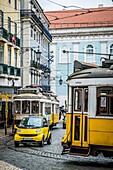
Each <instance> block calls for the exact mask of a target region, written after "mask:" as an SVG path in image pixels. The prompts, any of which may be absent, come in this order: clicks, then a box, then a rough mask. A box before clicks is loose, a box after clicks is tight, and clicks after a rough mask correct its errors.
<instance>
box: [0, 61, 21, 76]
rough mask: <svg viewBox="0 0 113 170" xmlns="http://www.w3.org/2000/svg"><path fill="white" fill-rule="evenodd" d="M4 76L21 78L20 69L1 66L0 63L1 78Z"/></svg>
mask: <svg viewBox="0 0 113 170" xmlns="http://www.w3.org/2000/svg"><path fill="white" fill-rule="evenodd" d="M3 74H5V75H4V76H6V75H9V76H20V74H21V73H20V68H17V67H13V66H8V65H6V64H1V63H0V76H1V75H2V76H3Z"/></svg>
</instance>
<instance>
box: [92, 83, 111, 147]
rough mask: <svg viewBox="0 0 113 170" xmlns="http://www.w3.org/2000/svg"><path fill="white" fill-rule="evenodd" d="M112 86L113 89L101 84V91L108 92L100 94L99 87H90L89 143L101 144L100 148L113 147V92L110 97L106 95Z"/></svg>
mask: <svg viewBox="0 0 113 170" xmlns="http://www.w3.org/2000/svg"><path fill="white" fill-rule="evenodd" d="M110 88H111V89H113V87H105V86H103V87H101V86H100V89H101V91H102V90H103V91H104V92H105V91H106V93H101V94H99V93H98V90H97V89H99V87H90V89H91V91H90V92H91V93H90V100H89V145H92V146H100V149H101V147H105V148H106V147H111V148H113V111H112V106H113V100H112V98H113V94H110V95H108V97H107V96H106V95H105V94H107V91H110ZM112 93H113V90H112ZM98 96H99V97H98ZM98 98H99V99H98ZM102 100H105V101H102ZM102 102H104V103H102ZM110 110H111V111H110Z"/></svg>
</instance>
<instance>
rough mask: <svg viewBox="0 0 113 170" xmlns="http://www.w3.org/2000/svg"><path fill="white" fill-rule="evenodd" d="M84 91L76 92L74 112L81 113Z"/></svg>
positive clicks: (77, 90)
mask: <svg viewBox="0 0 113 170" xmlns="http://www.w3.org/2000/svg"><path fill="white" fill-rule="evenodd" d="M81 100H82V90H81V89H75V92H74V110H75V111H81V103H82V101H81Z"/></svg>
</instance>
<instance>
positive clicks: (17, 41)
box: [0, 28, 20, 47]
mask: <svg viewBox="0 0 113 170" xmlns="http://www.w3.org/2000/svg"><path fill="white" fill-rule="evenodd" d="M13 37H14V35H13V34H12V33H8V32H7V30H6V29H4V28H0V38H3V39H5V40H7V41H8V42H10V43H12V44H15V45H16V46H18V47H20V39H19V38H18V37H16V36H15V42H13Z"/></svg>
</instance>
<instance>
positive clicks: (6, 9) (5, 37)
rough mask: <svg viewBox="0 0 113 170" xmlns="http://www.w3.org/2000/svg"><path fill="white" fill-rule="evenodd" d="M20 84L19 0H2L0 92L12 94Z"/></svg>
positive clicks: (0, 13)
mask: <svg viewBox="0 0 113 170" xmlns="http://www.w3.org/2000/svg"><path fill="white" fill-rule="evenodd" d="M20 86H21V70H20V0H17V1H14V2H13V3H12V1H10V0H4V1H0V92H1V93H4V94H14V92H15V91H16V89H17V88H19V87H20Z"/></svg>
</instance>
